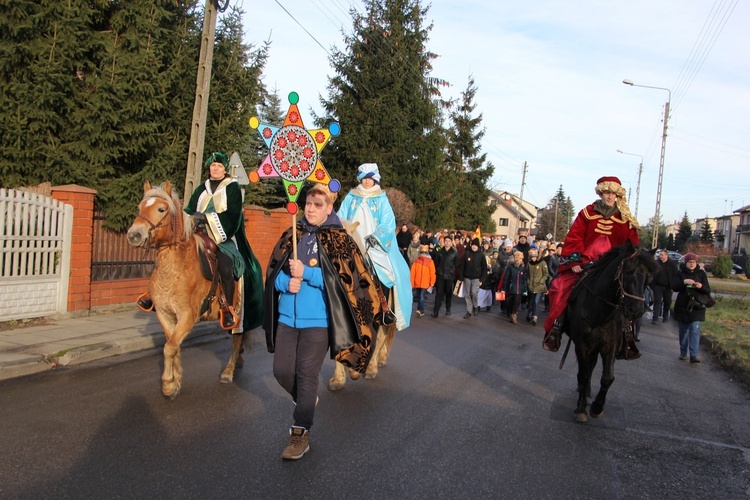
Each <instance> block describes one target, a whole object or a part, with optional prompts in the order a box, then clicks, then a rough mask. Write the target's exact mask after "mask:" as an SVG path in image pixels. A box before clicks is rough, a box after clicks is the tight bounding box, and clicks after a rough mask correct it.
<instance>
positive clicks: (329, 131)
mask: <svg viewBox="0 0 750 500" xmlns="http://www.w3.org/2000/svg"><path fill="white" fill-rule="evenodd" d="M298 102H299V95H297V93H296V92H291V93H290V94H289V110H288V111H287V113H286V119H284V124H283V125H282V126H281V127H277V126H274V125H269V124H266V123H260V121H259V120H258V117H257V116H253V117H252V118H250V128H253V129H257V130H258V133H259V134H260V136H261V137H262V138H263V140H264V141H265V143H266V145H267V146H268V156H266V158H265V159H264V160H263V162H262V163H261V164H260V167H258V170H256V171H253V172H250V174H249V175H248V177H249V179H250V182H258V181H260V179H261V178H262V177H281V179H282V181H283V182H284V190H285V191H286V196H287V199H288V200H289V201H288V203H287V204H286V210H287V212H289V213H290V214H292V215H294V214H296V213H297V211H298V210H299V207H298V206H297V197H299V193H300V191H301V188H302V184H304V182H305V181H306V180H308V181H311V182H319V183H322V184H326V185H327V186H328V189H330V190H331V192H332V193H338V192H339V190H340V189H341V183H340V182H339V181H338V180H337V179H331V177H330V175H328V171H327V170H326V169H325V167H324V166H323V163H321V161H320V152H321V151H322V149H323V148H324V147H325V145H326V144H327V143H328V141H329V140H330V139H331V137H336V136H337V135H339V133H341V127H340V126H339V124H338V123H331V124H330V125H329V126H328V128H323V129H317V130H306V129H305V126H304V124H303V123H302V117H301V116H300V114H299V109H298V108H297V103H298Z"/></svg>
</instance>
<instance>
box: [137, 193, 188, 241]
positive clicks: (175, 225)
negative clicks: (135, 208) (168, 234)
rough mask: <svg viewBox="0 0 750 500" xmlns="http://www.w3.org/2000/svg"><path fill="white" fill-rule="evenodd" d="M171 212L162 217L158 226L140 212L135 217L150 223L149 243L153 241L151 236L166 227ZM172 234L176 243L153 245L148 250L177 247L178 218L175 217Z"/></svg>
mask: <svg viewBox="0 0 750 500" xmlns="http://www.w3.org/2000/svg"><path fill="white" fill-rule="evenodd" d="M152 198H159V197H158V196H152ZM169 212H170V211H169V210H167V212H166V213H165V214H164V217H162V218H161V219H160V220H159V222H157V223H156V224H154V223H153V222H151V220H150V219H149V218H148V217H146V216H145V215H141V214H140V212H139V213H138V215H136V216H135V218H136V219H137V218H138V217H140V218H141V219H143V220H145V221H146V222H148V225H149V226H151V227H150V228H149V230H148V239H149V241H150V240H151V234H152V233H153V232H154V231H155V230H157V229H159V228H160V227H162V226H163V225H164V221H165V220H166V218H167V216H168V215H169ZM172 234H173V235H174V241H173V242H171V243H164V244H162V245H151V246H149V247H147V248H148V249H149V250H150V249H157V250H158V249H159V248H164V247H171V246H175V245H177V244H178V243H179V241H177V217H173V218H172Z"/></svg>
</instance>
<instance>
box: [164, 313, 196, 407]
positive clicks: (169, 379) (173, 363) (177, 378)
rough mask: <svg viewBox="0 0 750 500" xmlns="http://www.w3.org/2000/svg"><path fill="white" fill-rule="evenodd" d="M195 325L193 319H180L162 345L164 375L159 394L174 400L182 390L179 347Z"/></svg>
mask: <svg viewBox="0 0 750 500" xmlns="http://www.w3.org/2000/svg"><path fill="white" fill-rule="evenodd" d="M193 325H195V319H194V318H181V319H180V320H179V321H178V322H177V325H176V326H175V329H174V331H173V332H172V335H170V336H169V340H167V343H166V344H164V373H162V376H161V392H162V394H164V395H165V396H166V397H168V398H172V399H174V398H175V397H177V395H178V394H179V393H180V389H181V388H182V361H181V360H180V345H181V344H182V341H183V340H185V337H186V336H187V334H188V333H190V330H191V329H192V328H193Z"/></svg>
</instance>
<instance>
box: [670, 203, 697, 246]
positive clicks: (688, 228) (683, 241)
mask: <svg viewBox="0 0 750 500" xmlns="http://www.w3.org/2000/svg"><path fill="white" fill-rule="evenodd" d="M692 235H693V226H692V224H690V219H688V214H687V212H685V214H684V215H683V216H682V220H681V221H680V226H679V228H678V229H677V236H676V237H675V239H674V246H675V247H676V248H677V251H678V252H684V251H685V247H686V245H687V242H688V240H689V239H690V237H691V236H692Z"/></svg>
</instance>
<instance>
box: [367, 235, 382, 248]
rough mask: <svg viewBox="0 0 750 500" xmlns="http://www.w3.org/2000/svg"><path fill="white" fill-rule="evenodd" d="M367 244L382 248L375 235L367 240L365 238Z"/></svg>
mask: <svg viewBox="0 0 750 500" xmlns="http://www.w3.org/2000/svg"><path fill="white" fill-rule="evenodd" d="M365 242H366V243H367V244H368V245H369V246H371V247H378V246H380V242H378V239H377V238H376V237H375V236H373V235H370V236H368V237H367V238H365Z"/></svg>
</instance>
